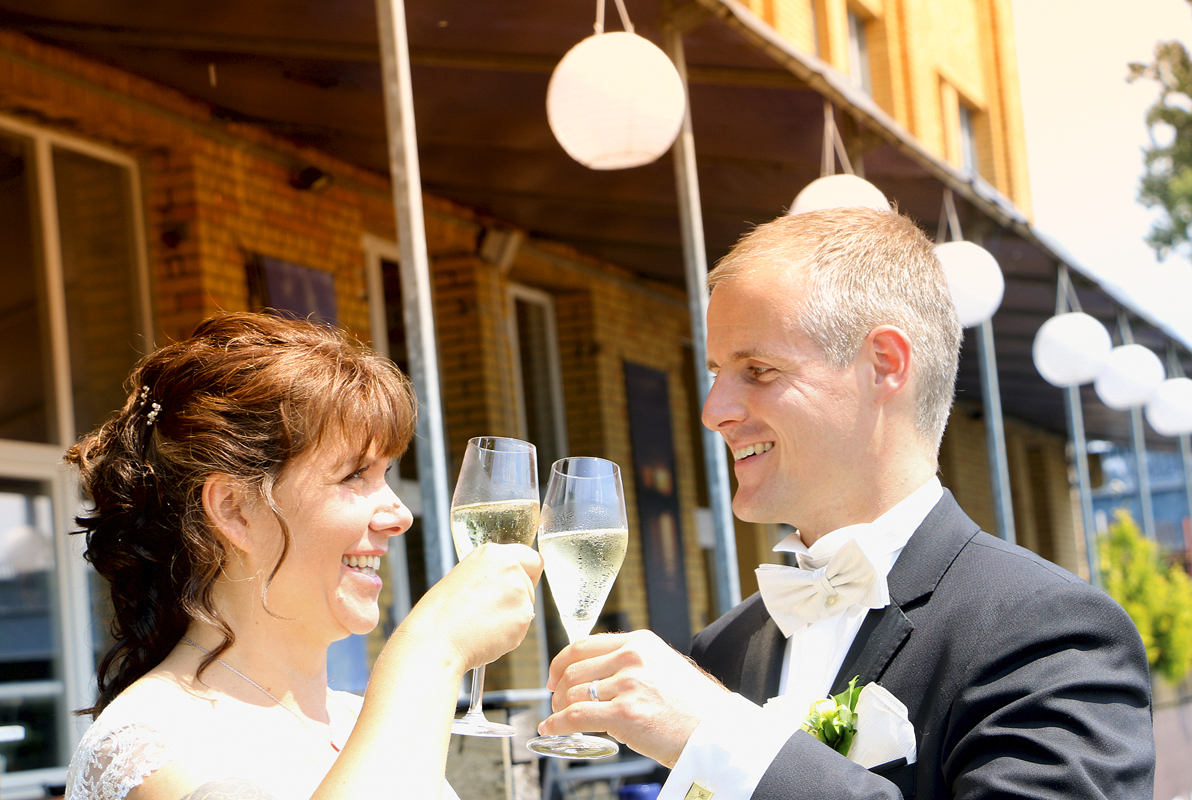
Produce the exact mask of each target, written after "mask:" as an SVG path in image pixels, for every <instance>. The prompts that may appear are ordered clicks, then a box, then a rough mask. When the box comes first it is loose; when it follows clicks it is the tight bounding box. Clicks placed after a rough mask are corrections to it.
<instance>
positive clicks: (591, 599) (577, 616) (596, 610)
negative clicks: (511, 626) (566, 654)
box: [538, 516, 629, 641]
mask: <svg viewBox="0 0 1192 800" xmlns="http://www.w3.org/2000/svg"><path fill="white" fill-rule="evenodd" d="M554 524H555V525H558V524H560V519H559V518H558V517H557V516H556V518H555V519H554ZM622 524H623V523H622ZM628 544H629V532H628V531H627V530H626V529H625V528H624V527H620V528H604V529H594V530H591V529H590V530H580V531H567V530H564V531H560V532H559V533H547V532H546V531H545V525H544V526H543V532H542V533H541V534H539V536H538V549H539V551H540V552H541V553H542V559H543V561H545V562H546V574H547V580H548V581H549V582H550V589H551V595H552V596H553V597H554V599H555V605H556V606H557V607H558V609H559V617H560V618H561V619H562V622H563V627H564V628H566V629H567V637H568V639H570V640H571V641H575V640H576V639H578V638H580V637H583V636H587V635H588V634H589V633H591V631H592V626H593V625H594V624H595V623H596V617H597V615H599V614H600V610H601V609H602V608H604V601H605V600H607V599H608V594H609V592H610V591H611V590H612V587H613V581H614V580H616V577H617V572H619V571H620V569H621V562H623V561H624V560H625V550H626V549H627V547H628Z"/></svg>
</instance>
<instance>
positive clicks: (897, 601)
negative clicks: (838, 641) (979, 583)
mask: <svg viewBox="0 0 1192 800" xmlns="http://www.w3.org/2000/svg"><path fill="white" fill-rule="evenodd" d="M979 530H980V526H978V525H977V523H975V522H973V521H972V520H971V519H969V518H968V517H967V516H966V515H965V513H964V512H963V511H961V510H960V506H958V505H957V504H956V500H955V498H953V497H952V493H951V492H949V491H948V490H947V489H945V490H944V496H943V497H942V498H940V501H939V502H938V503H936V505H935V508H933V509H932V510H931V512H930V513H929V514H928V515H927V517H926V518H925V519H924V520H923V523H922V524H921V525H919V527H918V528H917V529H916V530H915V532H914V534H912V535H911V538H910V540H909V541H908V542H907V543H906V547H905V548H903V550H902V554H901V555H899V556H898V560H897V561H896V562H894V568H893V569H892V570H890V575H889V577H888V578H887V581H888V583H889V587H890V605H888V606H886V607H885V608H883V609H880V610H878V611H871V612H869V614H867V615H866V617H865V621H864V622H863V623H862V624H861V629H860V630H859V631H858V632H857V637H856V638H855V639H853V644H852V647H850V648H849V651H848V654H847V655H846V656H845V657H844V662H843V663H842V664H841V667H840V671H839V672H837V673H836V680H835V682H834V683H833V684H832V694H839V693H840V692H843V691H844V690H845V689H846V688H847V687H848V682H849V681H850V680H852V679H853V677H854V676H859V680H858V681H857V685H858V686H864V685H865V684H867V683H871V682H873V681H880V680H881V677H882V675H883V674H884V673H885V671H886V668H887V667H889V665H890V662H891V661H893V660H894V656H895V655H897V654H898V651H899V650H900V649H901V648H902V645H903V643H904V642H906V640H907V638H908V637H909V636H910V635H911V633H912V632H913V631H914V628H915V626H914V624H913V623H912V622H911V621H910V619H908V618H907V616H906V613H905V611H906V609H908V607H910V606H912V605H913V604H916V603H918V601H919V600H920V599H921V598H924V597H926V596H928V595H930V594H931V593H932V592H933V591H935V587H936V586H937V585H939V582H940V579H941V578H942V577H943V576H944V573H945V572H947V571H948V567H950V566H951V565H952V562H953V561H954V560H955V559H956V556H957V555H959V553H960V550H961V548H963V547H964V545H965V544H966V543H967V542H968V541H969V539H972V538H973V536H975V535H976V534H977V532H978V531H979Z"/></svg>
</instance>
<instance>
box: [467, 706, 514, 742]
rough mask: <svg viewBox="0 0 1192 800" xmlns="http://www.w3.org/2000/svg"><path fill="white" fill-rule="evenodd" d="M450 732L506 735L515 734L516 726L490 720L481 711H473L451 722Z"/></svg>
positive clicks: (469, 734) (495, 735) (468, 734)
mask: <svg viewBox="0 0 1192 800" xmlns="http://www.w3.org/2000/svg"><path fill="white" fill-rule="evenodd" d="M451 732H452V733H455V734H458V735H460V736H493V737H501V736H504V737H508V736H516V735H517V728H514V727H512V726H510V725H502V724H501V723H500V722H491V721H489V720H488V719H487V718H486V717H485V716H484V714H483V713H482V712H480V711H473V712H468V713H467V714H464V715H463V716H462V717H460V718H458V719H457V720H455V721H454V722H452V723H451Z"/></svg>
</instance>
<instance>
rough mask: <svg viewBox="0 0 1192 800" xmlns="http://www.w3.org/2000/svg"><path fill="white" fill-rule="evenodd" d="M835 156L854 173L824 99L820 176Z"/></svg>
mask: <svg viewBox="0 0 1192 800" xmlns="http://www.w3.org/2000/svg"><path fill="white" fill-rule="evenodd" d="M618 1H619V0H618ZM836 157H839V158H840V165H841V166H842V167H844V171H845V174H848V175H855V174H856V173H854V172H853V164H852V162H851V161H849V158H848V151H846V150H845V149H844V140H843V139H841V138H840V130H839V129H838V128H837V127H836V108H835V107H834V106H833V105H832V103H831V101H829V100H825V101H824V148H823V157H822V158H821V159H820V177H821V178H827V177H829V176H831V175H835V174H836Z"/></svg>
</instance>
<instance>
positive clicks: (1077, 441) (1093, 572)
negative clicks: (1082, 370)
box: [1064, 386, 1101, 588]
mask: <svg viewBox="0 0 1192 800" xmlns="http://www.w3.org/2000/svg"><path fill="white" fill-rule="evenodd" d="M1064 407H1065V409H1066V410H1067V412H1068V437H1069V438H1070V439H1071V440H1072V450H1073V458H1074V459H1075V461H1076V487H1077V492H1078V494H1079V495H1080V520H1081V527H1083V528H1084V549H1085V553H1086V555H1087V556H1088V562H1089V583H1091V584H1092V585H1093V586H1096V587H1097V588H1101V559H1100V556H1098V554H1097V522H1096V519H1095V518H1094V516H1093V489H1092V480H1091V479H1090V477H1089V450H1088V442H1087V441H1086V440H1085V436H1084V407H1083V406H1082V405H1081V400H1080V387H1079V386H1068V387H1066V388H1065V389H1064Z"/></svg>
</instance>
